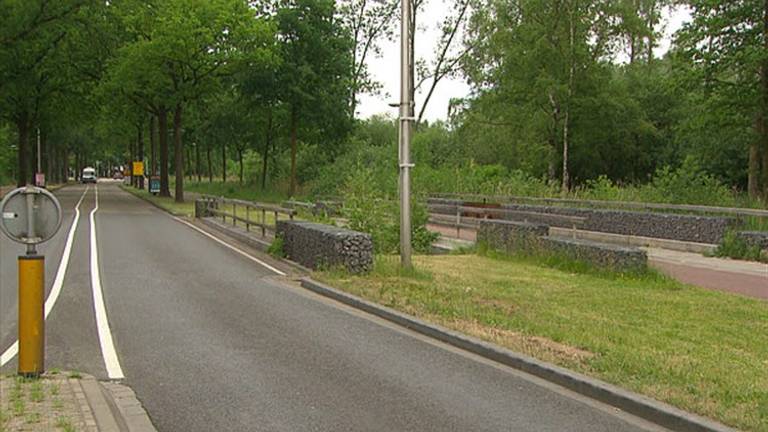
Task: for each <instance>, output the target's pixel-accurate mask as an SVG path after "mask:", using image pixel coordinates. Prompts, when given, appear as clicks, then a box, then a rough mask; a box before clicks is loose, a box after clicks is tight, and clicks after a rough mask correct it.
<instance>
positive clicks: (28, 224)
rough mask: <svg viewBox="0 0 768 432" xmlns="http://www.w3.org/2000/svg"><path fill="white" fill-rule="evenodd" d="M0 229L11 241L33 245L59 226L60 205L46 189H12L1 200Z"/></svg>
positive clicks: (48, 237)
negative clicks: (0, 216)
mask: <svg viewBox="0 0 768 432" xmlns="http://www.w3.org/2000/svg"><path fill="white" fill-rule="evenodd" d="M0 214H1V215H2V218H0V229H1V230H2V231H3V232H4V233H5V235H7V236H8V238H10V239H11V240H13V241H16V242H19V243H23V244H27V245H34V244H38V243H43V242H45V241H48V240H50V239H51V237H53V236H54V234H56V232H57V231H58V230H59V227H60V226H61V205H60V204H59V200H57V199H56V197H55V196H53V194H52V193H50V192H48V191H47V190H45V189H42V188H38V187H34V186H27V187H21V188H18V189H14V190H12V191H10V192H8V194H6V195H5V198H3V201H2V203H0Z"/></svg>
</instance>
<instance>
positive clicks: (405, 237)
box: [399, 0, 413, 268]
mask: <svg viewBox="0 0 768 432" xmlns="http://www.w3.org/2000/svg"><path fill="white" fill-rule="evenodd" d="M401 1H402V4H401V14H400V16H401V20H402V21H401V23H400V143H399V144H400V145H399V164H400V265H401V266H402V267H403V268H410V267H411V173H410V169H411V167H413V164H411V149H410V147H411V146H410V144H411V122H412V121H413V101H412V100H411V75H410V69H411V68H410V65H411V62H412V61H413V59H412V58H411V57H410V52H411V50H410V37H409V35H408V33H409V28H410V21H411V0H401Z"/></svg>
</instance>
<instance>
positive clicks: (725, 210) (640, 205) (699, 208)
mask: <svg viewBox="0 0 768 432" xmlns="http://www.w3.org/2000/svg"><path fill="white" fill-rule="evenodd" d="M431 197H433V198H441V199H464V198H469V199H473V200H478V199H479V200H488V201H492V202H538V203H549V204H575V205H582V206H590V207H602V208H606V207H615V208H626V209H635V210H662V211H663V210H674V211H687V212H698V213H709V214H727V215H734V216H757V217H768V210H763V209H751V208H743V207H717V206H705V205H692V204H660V203H644V202H637V201H603V200H579V199H571V198H541V197H521V196H504V195H480V194H454V193H439V194H433V195H432V196H431Z"/></svg>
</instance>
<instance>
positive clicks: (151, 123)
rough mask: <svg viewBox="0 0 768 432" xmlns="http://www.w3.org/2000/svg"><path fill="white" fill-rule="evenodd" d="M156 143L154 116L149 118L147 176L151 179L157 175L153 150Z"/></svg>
mask: <svg viewBox="0 0 768 432" xmlns="http://www.w3.org/2000/svg"><path fill="white" fill-rule="evenodd" d="M156 147H157V143H156V141H155V116H154V115H150V116H149V164H150V166H149V176H150V177H152V176H153V175H155V174H156V173H157V159H156V158H155V148H156Z"/></svg>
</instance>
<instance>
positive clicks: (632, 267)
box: [541, 237, 648, 272]
mask: <svg viewBox="0 0 768 432" xmlns="http://www.w3.org/2000/svg"><path fill="white" fill-rule="evenodd" d="M541 245H542V248H543V250H544V251H546V252H548V253H554V254H557V255H562V256H566V257H568V258H570V259H574V260H578V261H585V262H588V263H590V264H593V265H594V266H596V267H600V268H605V269H610V270H616V271H624V272H626V271H629V272H637V271H643V270H645V269H646V268H647V267H648V255H647V254H646V253H645V251H644V250H641V249H638V248H635V247H625V246H616V245H611V244H605V243H597V242H593V241H589V240H577V239H569V238H560V237H544V238H542V239H541Z"/></svg>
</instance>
